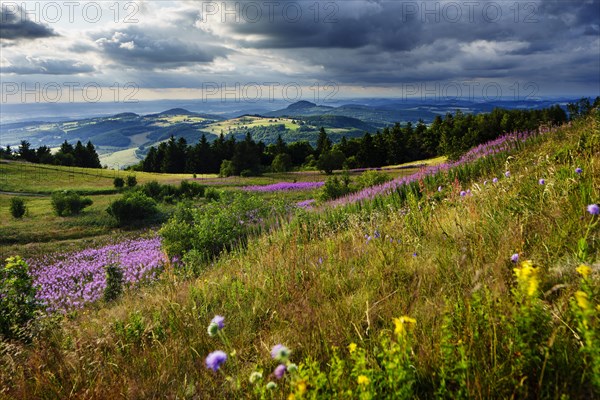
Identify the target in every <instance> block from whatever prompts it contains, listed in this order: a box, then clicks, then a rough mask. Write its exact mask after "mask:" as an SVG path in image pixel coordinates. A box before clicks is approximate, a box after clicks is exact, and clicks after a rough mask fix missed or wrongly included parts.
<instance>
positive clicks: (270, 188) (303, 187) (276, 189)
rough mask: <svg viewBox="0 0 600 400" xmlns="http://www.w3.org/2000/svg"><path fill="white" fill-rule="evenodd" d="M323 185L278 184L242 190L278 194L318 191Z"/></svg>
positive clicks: (303, 183) (322, 183) (304, 183)
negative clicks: (290, 191) (292, 191)
mask: <svg viewBox="0 0 600 400" xmlns="http://www.w3.org/2000/svg"><path fill="white" fill-rule="evenodd" d="M324 184H325V182H279V183H274V184H272V185H262V186H261V185H257V186H245V187H244V188H242V189H243V190H245V191H247V192H280V191H284V190H309V189H318V188H320V187H321V186H323V185H324Z"/></svg>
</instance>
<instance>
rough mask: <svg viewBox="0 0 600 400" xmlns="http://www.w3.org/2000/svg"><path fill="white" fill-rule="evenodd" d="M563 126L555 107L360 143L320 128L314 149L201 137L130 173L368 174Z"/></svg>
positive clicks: (395, 132) (440, 123)
mask: <svg viewBox="0 0 600 400" xmlns="http://www.w3.org/2000/svg"><path fill="white" fill-rule="evenodd" d="M566 121H567V114H566V112H565V111H564V110H563V109H562V108H561V107H560V106H558V105H556V106H552V107H549V108H546V109H541V110H505V109H494V110H493V111H492V112H490V113H485V114H477V115H473V114H465V113H463V112H461V111H460V110H458V111H456V112H455V113H447V114H446V115H445V116H444V117H442V116H437V117H436V118H435V119H434V121H433V123H432V124H431V125H430V126H427V125H426V124H425V123H424V122H423V121H422V120H419V121H418V122H417V123H416V124H413V123H411V122H408V123H406V124H400V123H397V124H395V125H393V126H391V127H386V128H384V129H383V130H382V131H377V132H376V133H374V134H371V133H368V132H367V133H365V135H364V136H362V137H361V138H353V139H349V140H348V139H346V138H345V137H343V138H342V139H341V141H340V142H339V143H337V144H333V143H332V141H331V140H330V139H329V137H328V135H327V133H326V131H325V129H324V128H321V129H320V132H319V136H318V139H317V142H316V146H315V147H313V146H312V145H311V144H310V143H309V142H307V141H299V142H293V143H289V144H288V143H286V142H284V141H283V140H282V138H281V135H279V136H278V138H277V141H276V143H274V144H271V145H265V144H264V143H263V142H258V143H257V142H255V141H254V140H253V139H252V137H251V135H250V132H247V134H246V136H245V138H244V139H243V140H239V141H238V140H236V138H235V137H234V136H233V135H230V136H227V137H226V136H224V135H223V134H221V135H220V136H218V137H217V138H216V139H215V140H214V141H213V142H212V143H210V142H209V141H208V139H207V138H206V136H205V135H202V137H201V139H200V141H199V142H198V143H197V144H195V145H188V144H187V142H186V140H185V139H184V138H179V139H175V137H173V136H171V138H170V139H169V140H167V141H166V142H163V143H161V144H159V145H158V146H157V147H151V148H150V149H149V151H148V153H147V155H146V157H145V158H144V160H143V161H141V162H140V164H139V165H137V166H135V167H134V169H139V170H143V171H147V172H167V173H197V174H208V173H220V174H221V175H222V176H229V175H254V174H259V173H260V172H263V171H267V170H271V171H274V172H281V171H286V170H290V169H293V168H317V169H319V170H322V171H325V172H327V173H331V172H332V171H333V170H335V169H341V168H369V167H381V166H384V165H394V164H402V163H406V162H412V161H416V160H422V159H426V158H431V157H436V156H441V155H445V156H448V157H449V158H451V159H455V158H458V157H459V156H460V155H461V154H463V153H464V152H465V151H467V150H468V149H470V148H471V147H473V146H476V145H478V144H481V143H484V142H487V141H489V140H492V139H495V138H497V137H498V136H500V135H502V134H503V133H507V132H513V131H524V130H534V129H538V127H539V126H540V125H542V124H548V125H559V124H562V123H564V122H566Z"/></svg>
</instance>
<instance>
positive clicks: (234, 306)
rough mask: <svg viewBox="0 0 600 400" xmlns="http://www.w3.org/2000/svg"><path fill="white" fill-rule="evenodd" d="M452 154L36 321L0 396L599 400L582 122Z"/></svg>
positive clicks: (597, 166) (599, 239)
mask: <svg viewBox="0 0 600 400" xmlns="http://www.w3.org/2000/svg"><path fill="white" fill-rule="evenodd" d="M523 139H526V141H525V142H523V141H522V140H523ZM502 146H508V149H509V150H510V151H509V152H505V151H502V149H503V147H502ZM506 149H507V148H504V150H506ZM486 152H489V153H488V154H489V155H490V157H489V160H490V162H488V163H485V166H484V167H482V168H475V167H473V168H469V167H470V166H473V165H476V164H477V163H478V162H480V160H482V159H481V158H478V157H479V155H481V154H485V153H486ZM492 153H493V154H492ZM470 154H471V155H470V156H468V157H474V158H473V159H475V158H477V160H476V161H475V162H474V163H470V162H469V163H468V162H467V161H464V164H462V165H460V166H458V167H457V168H458V169H460V170H461V171H463V175H461V176H460V179H455V175H453V173H452V171H453V169H449V170H448V173H444V174H440V176H439V182H438V181H435V187H429V186H428V185H430V184H433V183H434V182H429V181H427V179H423V186H422V187H419V186H418V185H416V187H417V189H419V190H415V191H409V192H407V193H406V195H405V196H404V197H402V198H401V196H397V197H398V198H399V199H400V198H401V201H400V200H398V203H394V202H392V201H389V202H378V201H377V199H378V198H379V197H381V198H387V197H386V196H385V195H383V194H382V193H384V192H385V191H386V190H391V191H394V190H395V188H393V187H392V186H383V187H384V189H381V188H379V189H373V190H372V191H371V192H366V194H362V195H361V196H359V197H358V199H360V201H361V202H362V203H363V204H364V205H365V206H363V207H350V206H349V207H331V208H325V209H323V210H321V209H315V210H313V211H309V212H304V211H301V212H299V213H298V215H297V216H296V217H294V218H293V219H292V220H291V221H290V222H289V223H285V224H282V226H281V228H280V229H277V230H272V231H269V232H268V233H266V234H264V235H262V236H260V237H252V238H250V239H249V240H248V243H247V245H246V246H245V247H243V248H235V249H233V250H232V251H230V252H223V253H221V254H220V256H219V257H218V258H216V259H211V260H210V262H207V263H205V264H203V265H201V266H200V267H201V268H198V271H199V273H198V275H197V276H193V277H192V278H191V279H188V278H184V277H181V276H178V275H177V274H167V275H166V276H165V277H164V279H161V280H160V281H159V283H158V284H156V285H152V286H151V287H146V288H142V289H140V291H138V292H137V293H136V294H128V295H126V296H125V297H123V298H122V299H121V300H119V301H117V302H115V303H113V304H111V305H109V306H107V307H106V308H102V309H95V308H86V309H85V311H86V312H75V313H73V314H71V318H70V319H66V318H65V319H63V320H62V321H61V323H60V324H55V325H52V321H49V322H47V323H48V324H49V326H48V327H47V328H46V329H45V330H44V329H42V333H41V334H40V337H39V338H38V339H36V340H35V341H34V342H33V343H32V344H30V345H17V344H12V343H11V344H9V345H4V346H3V347H2V348H1V349H2V353H1V357H2V360H3V361H4V362H3V363H2V364H0V365H2V366H1V367H0V388H3V389H2V390H3V392H2V394H3V395H4V394H7V395H8V396H9V397H12V398H19V399H28V398H119V397H125V398H136V399H137V398H139V399H142V398H219V399H221V398H223V399H232V398H233V399H236V398H244V399H245V398H256V399H260V398H277V399H280V398H282V399H286V398H287V399H314V398H318V399H320V398H347V399H355V398H357V399H412V398H421V399H433V398H453V399H454V398H457V399H462V398H481V399H489V398H519V399H521V398H524V399H527V398H532V399H540V398H543V399H545V398H552V399H555V398H570V399H590V398H598V396H599V395H600V378H599V377H600V350H599V349H600V298H599V297H598V296H599V294H600V263H599V260H600V258H599V257H598V249H599V248H600V220H599V218H600V215H598V213H599V212H600V211H598V210H599V209H598V204H599V203H600V115H598V116H597V118H588V119H587V120H580V121H578V122H575V123H573V125H572V126H570V127H563V128H559V129H555V130H551V131H548V132H546V133H544V134H543V135H537V136H532V137H529V138H524V137H522V136H516V137H515V138H514V139H502V140H501V139H499V140H498V143H497V146H496V147H485V148H481V149H479V150H473V151H472V152H471V153H470ZM440 168H441V167H440ZM507 171H510V173H509V174H505V173H506V172H507ZM494 178H497V181H496V182H495V183H494V184H488V185H484V184H483V182H484V181H488V182H492V181H493V179H494ZM415 179H416V178H415ZM438 185H440V186H442V187H443V190H442V191H441V192H438V190H437V186H438ZM446 188H449V189H447V190H446ZM467 189H471V194H470V195H469V194H467ZM460 192H464V193H465V195H464V196H461V195H460ZM393 196H394V195H390V196H389V197H393ZM373 198H374V199H373ZM371 199H373V200H371ZM346 201H348V200H346ZM340 204H344V203H340ZM367 205H369V206H368V207H367ZM365 235H367V237H365ZM15 360H16V361H15ZM4 388H6V389H4Z"/></svg>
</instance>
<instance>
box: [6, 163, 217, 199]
mask: <svg viewBox="0 0 600 400" xmlns="http://www.w3.org/2000/svg"><path fill="white" fill-rule="evenodd" d="M128 175H135V177H136V179H137V181H138V183H146V182H150V181H158V182H160V183H167V184H175V183H179V182H180V181H181V180H184V179H191V178H192V177H193V176H192V174H158V173H151V172H128V171H118V170H107V169H90V168H77V167H62V166H54V165H41V164H29V163H21V162H9V161H4V160H0V192H24V193H46V194H48V193H51V192H53V191H55V190H75V191H78V192H80V193H91V194H93V193H114V192H115V190H114V186H113V180H114V178H116V177H121V178H126V177H127V176H128ZM201 176H202V177H206V178H208V177H215V176H216V175H201Z"/></svg>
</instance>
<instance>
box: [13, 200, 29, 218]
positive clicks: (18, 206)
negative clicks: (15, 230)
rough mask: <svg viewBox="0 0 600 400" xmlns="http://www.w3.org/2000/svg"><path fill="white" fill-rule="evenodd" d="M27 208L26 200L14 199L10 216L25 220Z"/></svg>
mask: <svg viewBox="0 0 600 400" xmlns="http://www.w3.org/2000/svg"><path fill="white" fill-rule="evenodd" d="M26 211H27V207H25V200H23V199H22V198H20V197H13V198H11V199H10V214H11V215H12V216H13V217H14V218H23V215H25V212H26Z"/></svg>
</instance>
